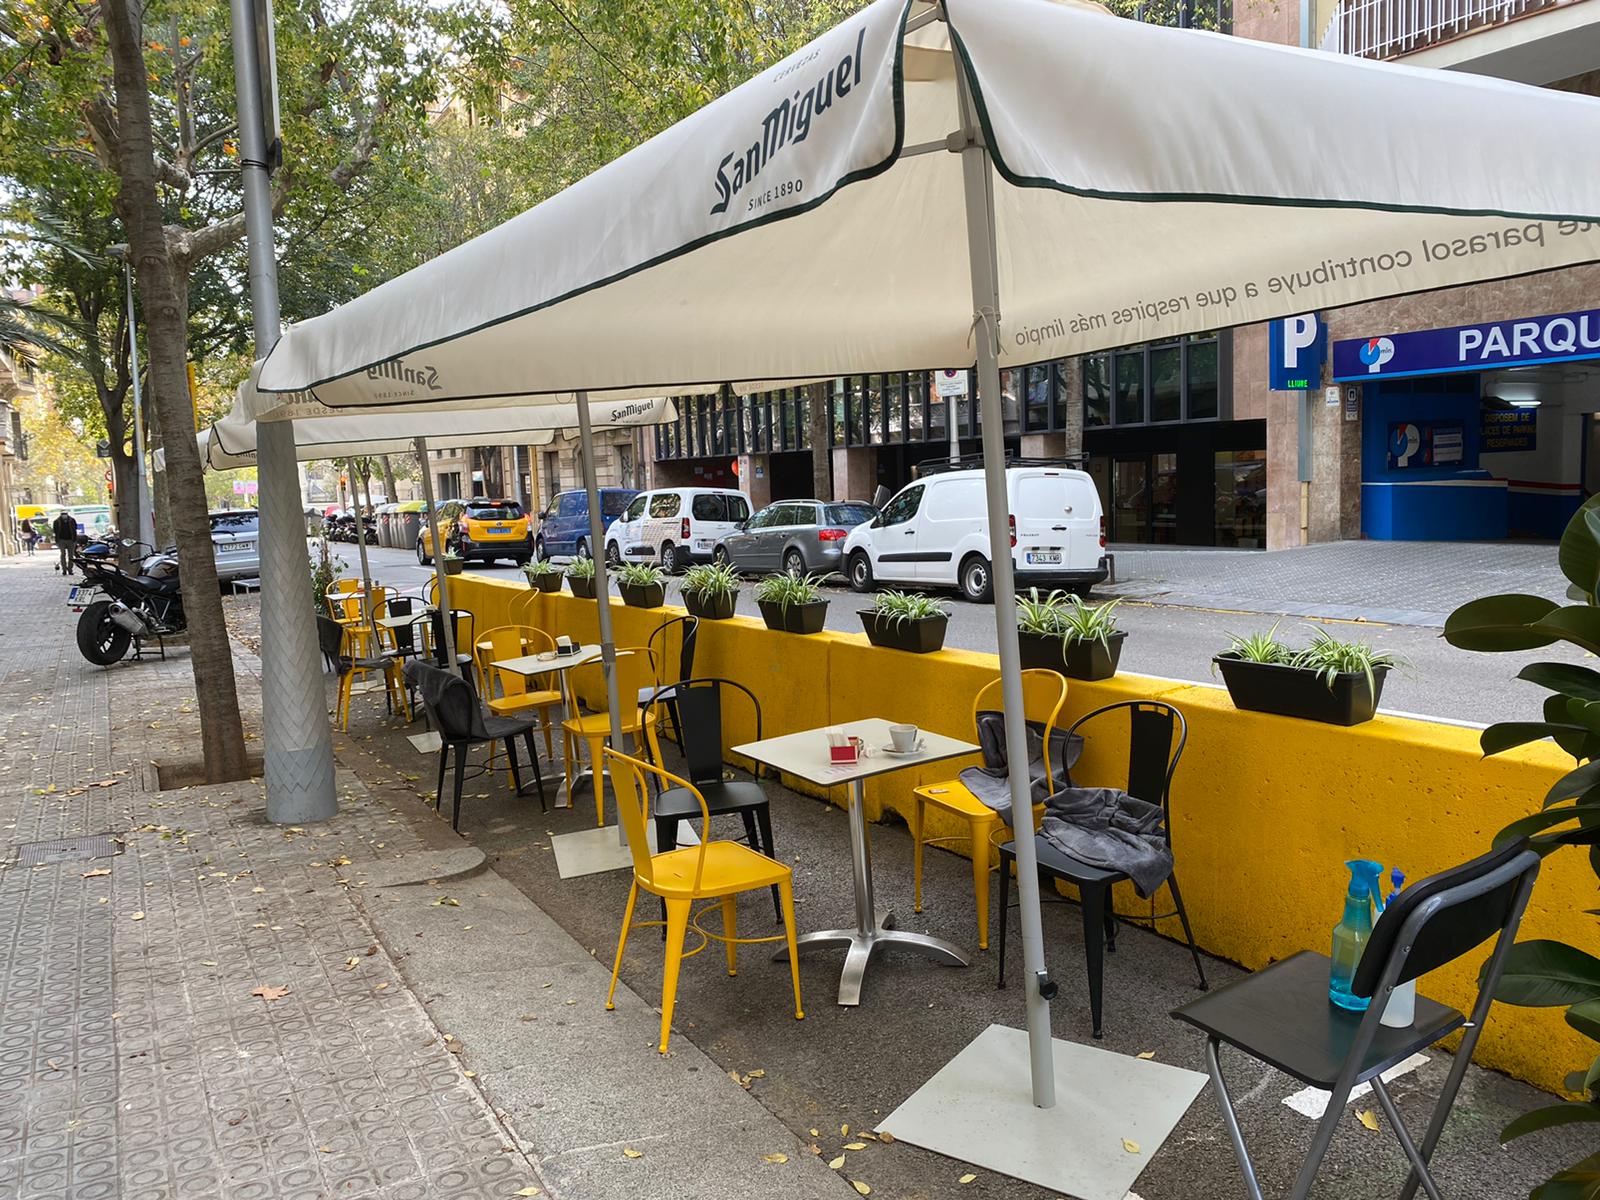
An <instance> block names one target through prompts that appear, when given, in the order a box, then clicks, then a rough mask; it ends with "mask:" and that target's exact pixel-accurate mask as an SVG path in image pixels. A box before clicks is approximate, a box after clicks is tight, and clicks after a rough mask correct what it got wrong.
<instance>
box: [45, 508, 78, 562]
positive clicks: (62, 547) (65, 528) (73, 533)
mask: <svg viewBox="0 0 1600 1200" xmlns="http://www.w3.org/2000/svg"><path fill="white" fill-rule="evenodd" d="M50 532H51V534H52V535H53V536H54V537H55V539H56V551H57V552H58V553H59V554H60V556H61V558H60V561H59V562H57V563H56V570H58V571H60V572H61V573H62V574H63V575H70V574H71V573H72V552H73V551H74V550H76V549H77V548H78V519H77V518H76V517H74V516H73V515H72V514H71V513H69V512H63V513H62V514H61V515H60V516H58V517H56V519H55V520H54V521H52V522H51V523H50Z"/></svg>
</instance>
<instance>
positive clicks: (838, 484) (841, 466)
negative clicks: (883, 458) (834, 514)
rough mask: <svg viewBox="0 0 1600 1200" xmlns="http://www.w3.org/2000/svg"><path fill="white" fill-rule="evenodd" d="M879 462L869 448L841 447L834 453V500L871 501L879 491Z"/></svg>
mask: <svg viewBox="0 0 1600 1200" xmlns="http://www.w3.org/2000/svg"><path fill="white" fill-rule="evenodd" d="M877 486H878V477H877V461H876V454H875V452H874V451H873V450H872V449H871V448H870V447H868V446H840V447H838V448H837V449H835V450H834V451H833V498H834V499H835V500H871V499H872V493H873V492H874V491H875V490H876V489H877Z"/></svg>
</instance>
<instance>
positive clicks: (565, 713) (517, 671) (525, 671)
mask: <svg viewBox="0 0 1600 1200" xmlns="http://www.w3.org/2000/svg"><path fill="white" fill-rule="evenodd" d="M600 655H601V650H600V645H599V643H595V644H594V645H592V646H582V647H580V648H579V649H578V652H577V653H576V654H555V653H553V652H551V651H545V653H544V654H524V655H523V656H522V657H520V658H503V659H501V660H499V661H498V662H493V663H490V664H489V665H490V666H491V667H499V668H500V669H501V670H502V671H510V672H511V673H512V674H513V675H521V676H523V677H524V678H527V679H531V678H533V677H534V676H536V675H565V674H566V673H567V672H568V671H570V670H572V669H573V668H574V667H581V666H584V665H586V664H587V663H592V662H598V661H599V660H600ZM561 717H562V720H563V721H566V720H570V719H571V717H572V713H571V711H570V710H569V709H568V706H567V689H566V688H565V687H562V688H561ZM563 753H565V751H563ZM593 776H594V771H593V769H592V768H590V767H584V768H583V769H582V770H580V771H579V772H577V774H575V775H574V776H573V778H572V782H573V787H576V786H577V785H578V784H579V783H581V782H583V781H584V780H585V779H590V780H592V779H593ZM563 793H565V795H564V796H563ZM556 797H557V799H556V807H557V808H571V807H572V789H569V788H568V787H567V785H566V783H565V781H563V783H562V785H561V791H559V792H557V793H556ZM563 799H564V800H565V803H562V800H563Z"/></svg>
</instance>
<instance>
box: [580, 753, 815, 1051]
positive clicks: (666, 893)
mask: <svg viewBox="0 0 1600 1200" xmlns="http://www.w3.org/2000/svg"><path fill="white" fill-rule="evenodd" d="M603 754H604V761H605V765H606V766H607V767H608V768H610V770H611V772H612V778H613V779H614V780H615V781H616V790H617V813H618V817H619V819H620V820H621V821H622V825H623V828H624V829H625V830H626V831H627V835H628V847H629V850H630V852H631V853H632V855H633V886H632V887H630V888H629V889H628V907H627V910H626V911H625V912H624V913H623V914H622V936H621V937H619V938H618V939H617V960H616V962H615V963H614V964H613V965H612V968H611V990H610V991H608V992H607V993H606V1009H607V1011H610V1010H611V1009H614V1008H615V1007H616V1004H615V998H616V994H617V976H618V974H619V973H620V972H621V971H622V953H623V951H624V950H625V949H627V946H628V931H629V929H631V928H632V926H633V909H634V905H635V904H636V903H637V902H638V899H639V889H640V888H643V889H644V890H645V891H647V892H650V893H651V894H653V895H656V896H659V897H661V900H662V902H663V903H664V904H665V905H666V909H667V963H666V970H665V971H664V972H663V974H662V979H661V1041H660V1044H659V1045H658V1046H657V1047H656V1048H657V1049H658V1050H660V1052H661V1053H662V1054H665V1053H666V1052H667V1039H668V1038H669V1037H671V1035H672V1006H673V1003H674V1002H675V1001H676V1000H677V997H678V970H679V968H680V967H681V966H682V964H683V960H684V959H685V958H686V957H690V956H692V955H694V954H698V953H699V952H700V949H701V948H702V947H696V948H695V949H694V950H691V951H690V952H689V954H688V955H685V954H684V952H683V941H684V937H685V936H686V935H687V934H688V931H689V925H690V922H691V916H692V913H693V908H694V904H695V902H696V901H697V900H720V901H721V902H722V936H721V938H716V935H715V934H711V933H707V932H706V931H704V930H702V929H700V927H699V926H698V925H696V926H695V929H696V930H697V931H698V932H700V933H702V934H704V936H705V937H707V938H713V939H715V940H719V941H722V942H725V943H726V944H727V948H728V974H729V975H737V974H738V973H739V971H738V948H739V943H740V941H745V942H771V941H776V940H777V939H776V938H744V939H741V938H740V937H739V935H738V919H737V910H738V896H739V893H741V892H758V891H761V890H762V889H763V888H769V887H774V886H776V887H777V889H778V895H779V897H780V898H781V903H782V905H783V936H784V940H785V941H786V942H788V944H789V978H790V980H791V982H792V983H793V984H794V1019H795V1020H796V1021H802V1020H804V1019H805V1015H806V1014H805V1009H804V1008H803V1007H802V1006H801V1003H800V957H799V952H798V950H797V948H796V946H795V934H794V872H792V871H791V870H790V869H789V867H788V866H786V865H785V864H783V863H781V862H778V861H777V860H776V859H772V858H768V857H767V856H766V855H765V854H758V853H757V852H756V851H754V850H752V849H750V847H748V846H744V845H741V844H740V843H738V842H725V841H719V842H713V841H710V840H708V831H709V827H710V824H711V816H710V814H709V813H708V812H707V811H706V802H705V798H704V797H703V796H701V795H700V793H699V792H698V791H696V790H695V786H694V784H692V783H690V782H689V781H688V780H687V779H679V778H678V777H677V776H676V775H672V774H669V773H668V772H666V771H663V770H661V768H659V767H655V766H651V765H650V764H649V763H647V762H642V761H640V760H639V759H637V758H632V757H630V756H629V755H626V754H618V753H617V752H616V751H615V750H610V749H607V750H605V751H603ZM651 776H654V777H655V778H656V781H657V783H658V785H659V786H660V787H661V788H663V789H665V788H683V789H684V790H686V791H688V792H689V793H691V794H692V795H693V796H694V797H695V799H696V800H698V801H699V802H700V844H699V845H698V846H686V847H684V848H683V849H682V850H671V851H668V852H667V853H666V854H651V853H650V845H649V843H648V842H647V841H646V840H645V821H646V818H647V816H648V814H649V810H650V787H649V779H650V777H651ZM641 924H645V922H641ZM649 924H654V922H649ZM702 946H703V943H702Z"/></svg>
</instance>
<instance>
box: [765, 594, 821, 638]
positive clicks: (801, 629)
mask: <svg viewBox="0 0 1600 1200" xmlns="http://www.w3.org/2000/svg"><path fill="white" fill-rule="evenodd" d="M756 607H757V608H759V609H760V610H761V619H762V620H763V621H765V622H766V623H767V628H768V629H776V630H778V631H779V632H780V633H821V632H822V623H823V621H825V620H826V619H827V617H828V602H827V601H826V600H814V601H812V602H811V603H810V604H791V605H789V606H788V607H787V608H785V607H784V606H783V605H781V604H774V603H772V602H771V601H769V600H757V601H756Z"/></svg>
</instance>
